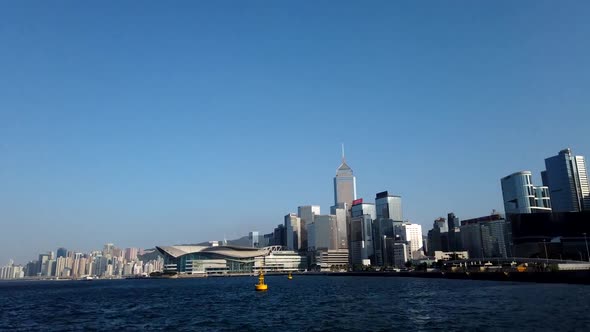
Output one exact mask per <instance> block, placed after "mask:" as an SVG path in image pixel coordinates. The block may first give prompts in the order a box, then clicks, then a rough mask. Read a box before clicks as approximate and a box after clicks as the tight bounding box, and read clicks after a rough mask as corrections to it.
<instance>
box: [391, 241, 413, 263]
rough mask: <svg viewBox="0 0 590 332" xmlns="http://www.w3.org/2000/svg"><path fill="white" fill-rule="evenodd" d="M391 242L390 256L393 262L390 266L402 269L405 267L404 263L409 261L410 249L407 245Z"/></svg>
mask: <svg viewBox="0 0 590 332" xmlns="http://www.w3.org/2000/svg"><path fill="white" fill-rule="evenodd" d="M390 242H391V248H392V250H391V255H392V256H393V261H392V262H391V264H387V265H391V266H395V267H397V268H403V267H405V265H406V262H408V261H409V260H410V258H411V257H410V254H409V253H410V251H411V249H410V247H409V246H408V245H407V243H404V242H400V241H390Z"/></svg>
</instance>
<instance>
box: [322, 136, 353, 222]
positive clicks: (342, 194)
mask: <svg viewBox="0 0 590 332" xmlns="http://www.w3.org/2000/svg"><path fill="white" fill-rule="evenodd" d="M355 199H356V178H355V177H354V174H353V172H352V169H351V168H350V166H348V165H347V164H346V160H345V158H344V147H342V163H341V164H340V166H339V167H338V169H337V170H336V177H334V206H336V207H340V208H344V207H345V206H346V207H350V206H351V205H352V201H354V200H355ZM318 214H319V213H318Z"/></svg>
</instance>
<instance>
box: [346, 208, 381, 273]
mask: <svg viewBox="0 0 590 332" xmlns="http://www.w3.org/2000/svg"><path fill="white" fill-rule="evenodd" d="M350 212H351V218H350V262H351V263H352V265H353V266H356V267H359V266H360V265H364V264H365V263H366V262H367V260H368V261H369V262H370V264H376V262H375V253H374V248H373V220H375V218H376V213H375V205H374V204H371V203H363V199H362V198H359V199H356V200H354V201H353V202H352V207H351V209H350Z"/></svg>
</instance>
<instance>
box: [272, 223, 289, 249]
mask: <svg viewBox="0 0 590 332" xmlns="http://www.w3.org/2000/svg"><path fill="white" fill-rule="evenodd" d="M273 240H274V242H273V245H275V246H287V236H286V233H285V225H278V226H277V227H275V229H274V234H273Z"/></svg>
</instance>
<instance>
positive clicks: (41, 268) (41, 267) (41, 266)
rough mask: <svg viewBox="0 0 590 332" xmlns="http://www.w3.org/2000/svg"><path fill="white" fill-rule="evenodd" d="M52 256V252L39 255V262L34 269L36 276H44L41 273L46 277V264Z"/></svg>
mask: <svg viewBox="0 0 590 332" xmlns="http://www.w3.org/2000/svg"><path fill="white" fill-rule="evenodd" d="M52 256H53V253H52V252H47V253H44V254H39V260H38V261H37V268H36V272H37V274H38V275H44V274H43V273H45V276H46V275H47V262H48V261H49V260H50V259H51V257H52Z"/></svg>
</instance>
